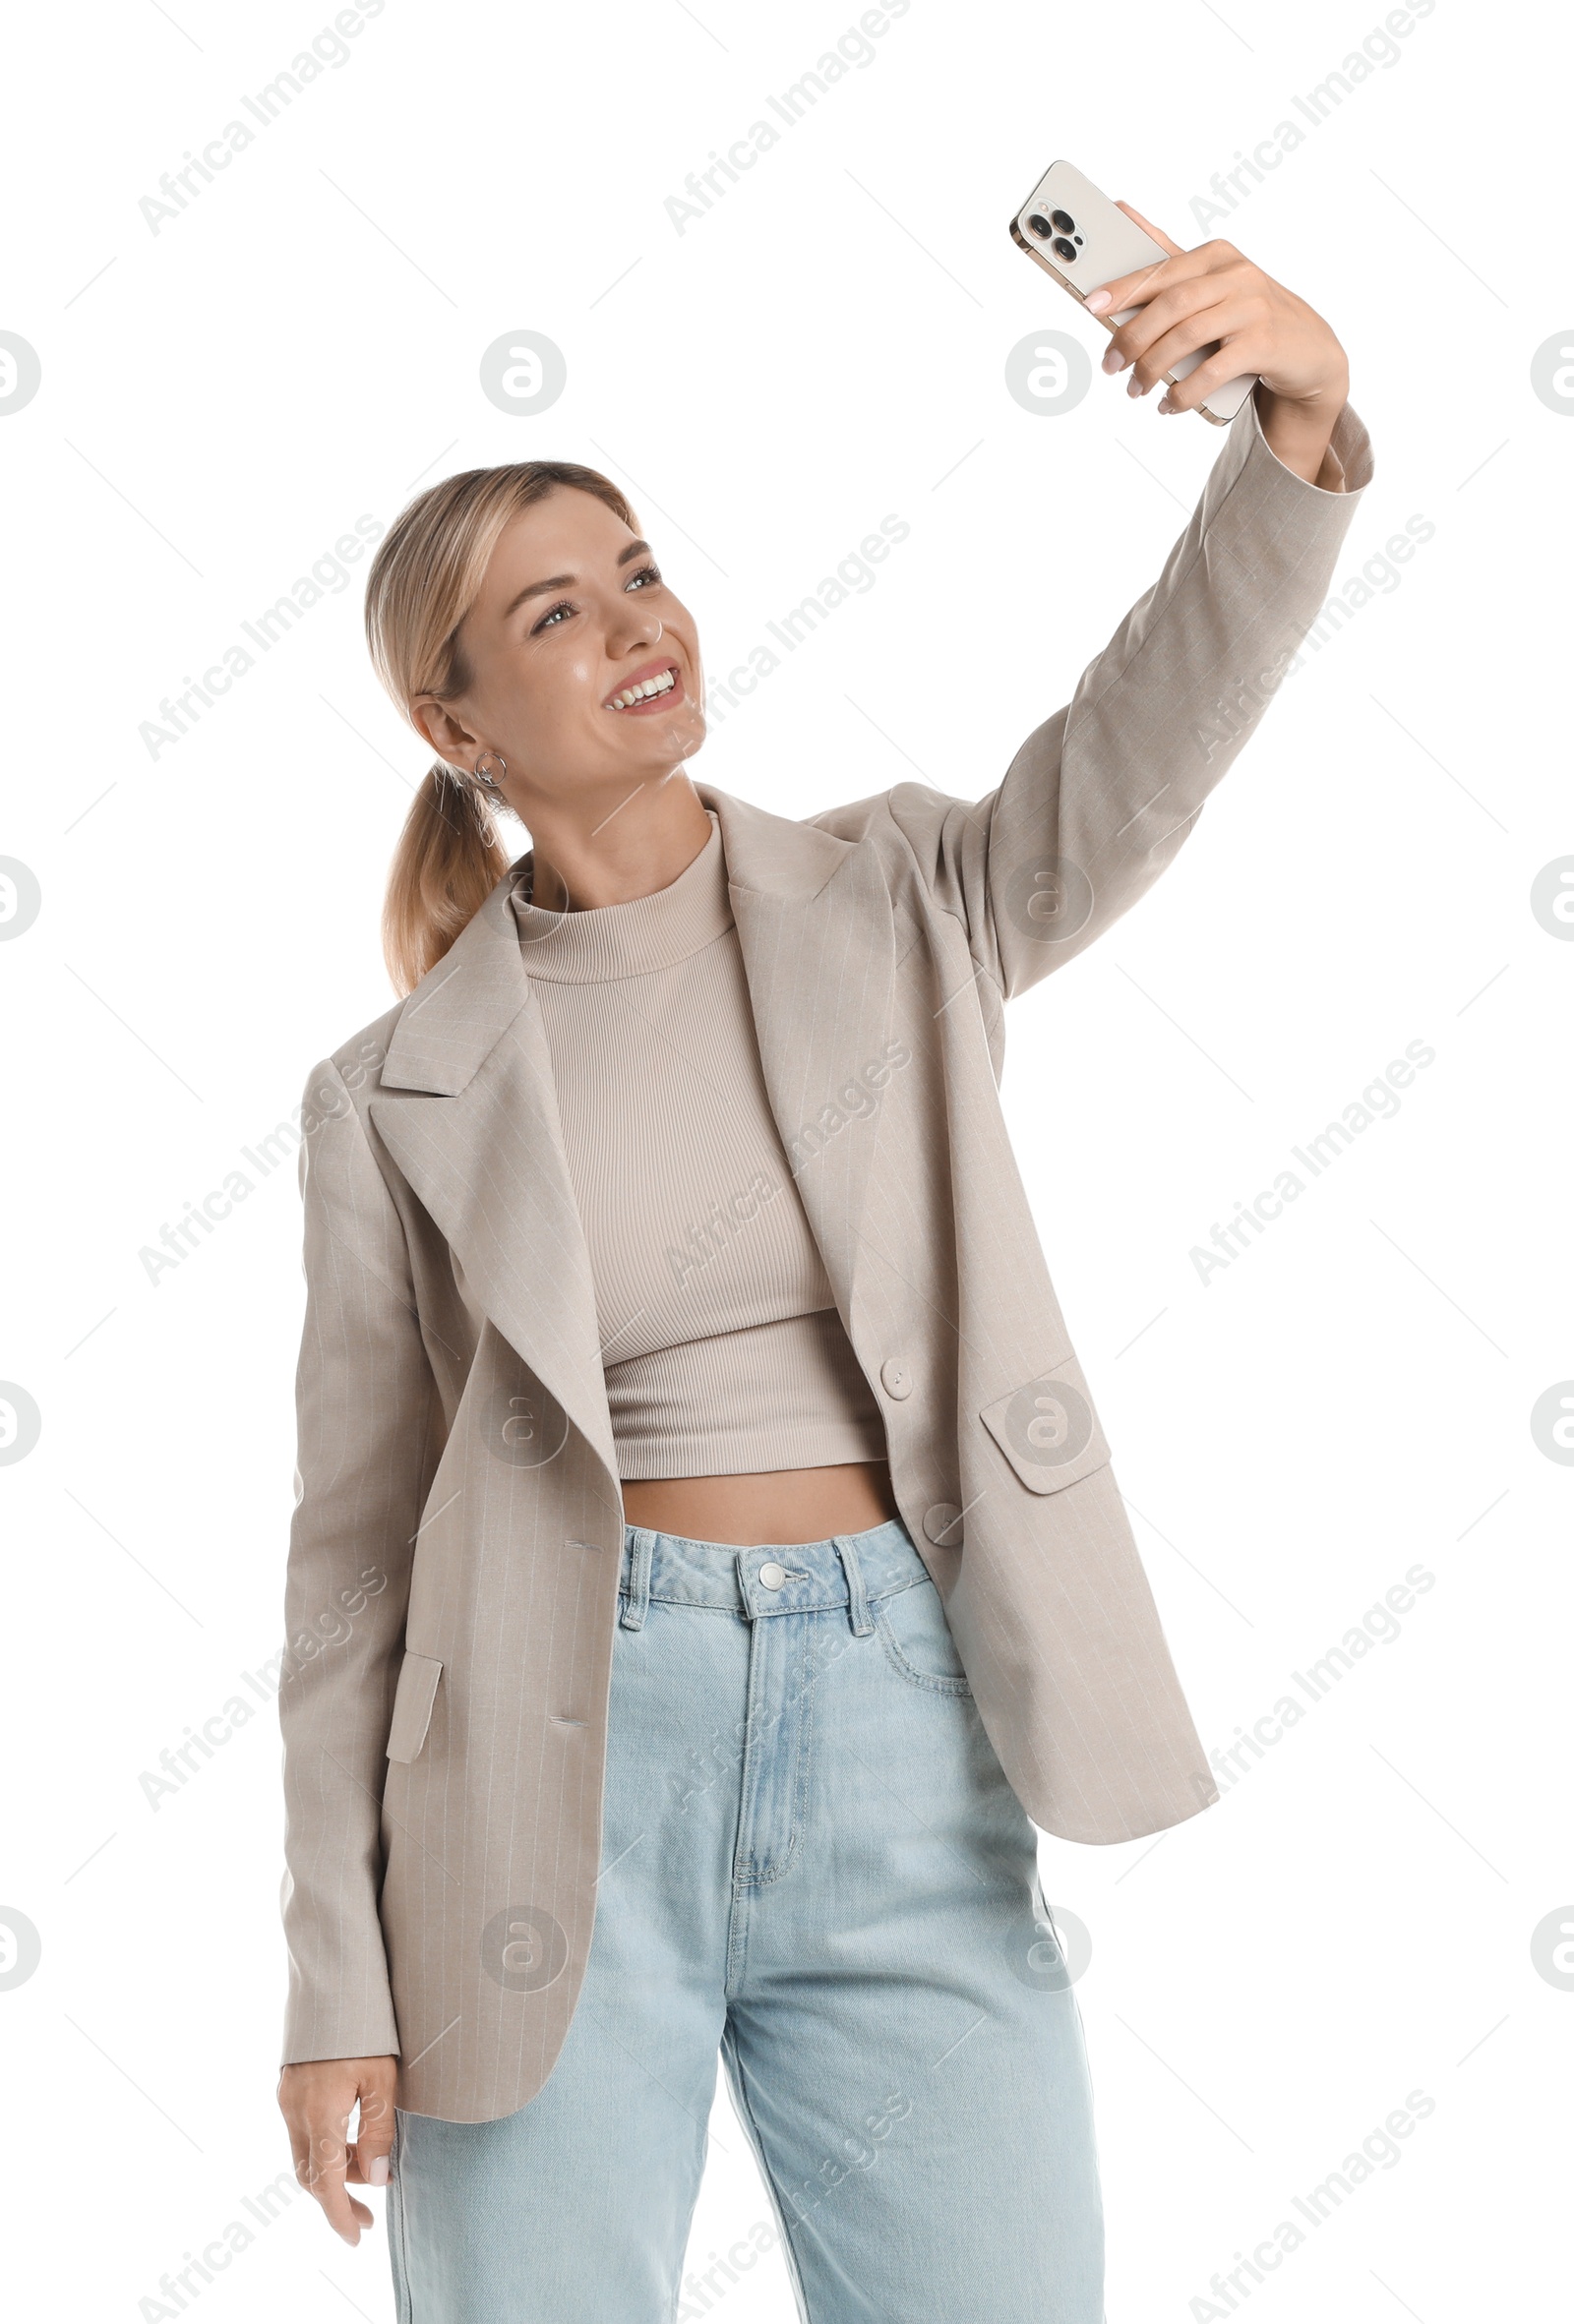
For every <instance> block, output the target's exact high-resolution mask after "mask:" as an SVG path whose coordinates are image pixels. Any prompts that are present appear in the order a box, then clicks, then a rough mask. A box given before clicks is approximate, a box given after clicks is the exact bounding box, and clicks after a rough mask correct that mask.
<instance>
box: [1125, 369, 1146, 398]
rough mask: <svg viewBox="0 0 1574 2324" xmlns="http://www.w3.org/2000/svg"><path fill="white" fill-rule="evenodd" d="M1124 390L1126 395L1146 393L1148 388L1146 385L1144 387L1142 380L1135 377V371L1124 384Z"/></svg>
mask: <svg viewBox="0 0 1574 2324" xmlns="http://www.w3.org/2000/svg"><path fill="white" fill-rule="evenodd" d="M1125 391H1126V393H1127V394H1128V395H1146V393H1147V391H1148V390H1147V389H1146V387H1144V386H1143V385H1142V382H1141V381H1140V380H1139V379H1138V378H1137V375H1136V373H1135V372H1133V373H1132V374H1131V377H1130V379H1129V381H1128V382H1127V384H1126V390H1125Z"/></svg>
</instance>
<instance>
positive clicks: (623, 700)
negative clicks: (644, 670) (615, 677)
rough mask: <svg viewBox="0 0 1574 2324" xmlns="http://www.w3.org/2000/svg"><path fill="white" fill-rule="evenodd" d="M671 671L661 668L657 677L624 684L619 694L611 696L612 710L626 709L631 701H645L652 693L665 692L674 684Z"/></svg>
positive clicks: (670, 689)
mask: <svg viewBox="0 0 1574 2324" xmlns="http://www.w3.org/2000/svg"><path fill="white" fill-rule="evenodd" d="M676 683H677V681H676V680H675V678H674V676H673V674H672V672H671V671H670V670H663V671H662V672H661V675H660V676H659V677H658V678H647V679H646V680H645V681H644V683H643V685H631V686H626V687H625V688H624V690H623V692H622V693H621V694H614V695H613V697H612V708H613V709H614V710H627V709H628V708H629V706H630V704H631V703H632V702H643V701H647V700H648V699H649V697H650V696H651V695H652V694H666V693H670V692H671V691H672V688H673V686H674V685H676Z"/></svg>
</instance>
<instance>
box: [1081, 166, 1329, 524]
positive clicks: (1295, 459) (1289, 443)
mask: <svg viewBox="0 0 1574 2324" xmlns="http://www.w3.org/2000/svg"><path fill="white" fill-rule="evenodd" d="M1116 207H1117V208H1118V209H1122V210H1124V212H1125V214H1126V216H1127V217H1128V218H1130V219H1131V220H1132V221H1133V222H1134V223H1135V224H1136V225H1139V226H1140V227H1141V228H1142V230H1143V232H1144V233H1146V234H1151V235H1152V237H1153V239H1154V241H1155V242H1157V243H1158V244H1159V246H1160V248H1161V249H1162V250H1165V251H1167V252H1168V253H1169V256H1168V257H1167V258H1165V259H1163V260H1160V261H1156V262H1155V263H1154V265H1152V266H1151V267H1143V268H1138V269H1137V271H1136V272H1134V273H1130V274H1121V275H1118V276H1117V278H1116V279H1115V281H1113V282H1109V283H1106V284H1105V286H1104V288H1103V289H1102V290H1096V291H1094V292H1093V294H1092V296H1091V297H1090V298H1089V299H1088V301H1087V305H1088V308H1089V310H1090V311H1091V312H1092V313H1093V314H1096V315H1098V314H1107V315H1119V314H1120V312H1121V311H1122V310H1123V309H1124V308H1126V307H1136V308H1137V309H1138V310H1139V312H1138V313H1137V314H1135V315H1132V316H1131V317H1130V318H1129V319H1128V320H1127V321H1126V322H1124V323H1122V324H1121V326H1120V329H1119V330H1117V331H1116V332H1115V333H1114V334H1113V336H1112V337H1111V340H1110V345H1109V348H1108V350H1107V352H1106V354H1105V358H1104V368H1105V370H1106V371H1110V372H1116V371H1123V370H1125V369H1126V368H1127V366H1129V367H1130V371H1131V379H1130V383H1129V387H1128V392H1129V393H1131V394H1133V395H1146V394H1147V392H1148V391H1149V389H1150V388H1151V387H1156V386H1157V385H1158V383H1159V381H1160V380H1162V379H1163V377H1164V375H1165V373H1166V372H1167V371H1170V370H1172V369H1173V368H1174V366H1175V365H1176V364H1177V363H1178V362H1179V361H1180V359H1181V356H1182V355H1190V354H1193V353H1194V352H1195V351H1196V349H1197V348H1198V347H1205V346H1206V345H1207V344H1208V343H1209V341H1210V340H1213V339H1217V340H1218V341H1219V342H1220V345H1219V352H1218V353H1217V355H1211V356H1209V357H1208V359H1207V360H1206V362H1203V363H1199V364H1198V366H1197V368H1196V370H1195V371H1193V372H1189V373H1188V374H1187V375H1186V377H1185V378H1184V379H1183V380H1180V381H1178V382H1177V384H1176V385H1175V386H1174V387H1170V388H1168V389H1167V390H1166V393H1165V396H1164V400H1163V401H1162V402H1161V403H1160V405H1159V409H1160V411H1162V412H1177V411H1194V410H1195V409H1196V407H1197V405H1198V404H1199V403H1201V402H1202V401H1203V400H1204V398H1205V397H1206V396H1207V395H1209V394H1210V393H1211V392H1212V390H1213V389H1214V388H1215V387H1222V386H1223V385H1224V383H1225V381H1226V380H1234V379H1239V378H1240V377H1241V374H1242V373H1243V372H1255V373H1256V374H1257V377H1258V379H1259V381H1260V382H1261V385H1260V386H1259V387H1257V389H1256V397H1257V417H1258V419H1259V420H1260V422H1261V424H1262V432H1263V435H1264V436H1265V437H1266V438H1267V440H1268V443H1269V445H1270V447H1272V449H1273V451H1274V452H1275V453H1276V454H1277V456H1278V457H1279V458H1280V459H1281V460H1283V461H1284V463H1285V465H1286V467H1287V468H1293V469H1294V470H1295V471H1296V473H1297V475H1298V476H1303V477H1304V478H1305V479H1306V481H1307V482H1308V483H1315V482H1316V481H1317V478H1318V472H1319V470H1320V468H1321V466H1322V463H1323V457H1324V454H1325V453H1326V451H1327V448H1328V439H1329V437H1330V436H1331V434H1332V433H1333V426H1334V422H1335V421H1336V420H1337V419H1338V417H1339V414H1340V413H1341V412H1342V411H1343V409H1344V407H1345V400H1346V397H1347V396H1348V395H1349V392H1350V366H1349V363H1348V361H1347V359H1346V356H1345V350H1344V348H1343V347H1342V346H1341V345H1340V343H1339V341H1338V339H1337V338H1336V337H1335V336H1334V333H1333V331H1332V330H1331V329H1330V328H1329V327H1328V325H1327V324H1326V323H1325V322H1324V321H1323V319H1322V317H1321V316H1320V315H1319V314H1317V312H1316V311H1315V309H1314V308H1311V307H1308V306H1307V304H1306V302H1305V300H1304V299H1300V298H1297V296H1296V294H1295V292H1294V291H1292V290H1286V288H1285V287H1284V284H1283V283H1281V282H1276V281H1275V280H1274V278H1273V276H1272V275H1271V274H1265V273H1264V272H1263V270H1262V268H1260V267H1255V266H1253V265H1252V263H1251V261H1250V260H1249V259H1247V258H1243V257H1242V256H1241V252H1240V251H1239V250H1237V248H1236V246H1235V244H1234V243H1233V242H1204V243H1203V244H1202V246H1201V248H1200V249H1198V250H1182V249H1181V246H1180V244H1179V243H1177V242H1172V241H1171V240H1170V237H1169V236H1168V234H1165V233H1163V232H1162V231H1161V230H1160V228H1159V227H1157V226H1156V225H1154V224H1153V223H1152V222H1151V220H1150V219H1148V218H1145V217H1143V216H1142V215H1141V213H1140V212H1139V211H1137V210H1135V209H1132V208H1131V205H1130V204H1129V202H1121V203H1118V204H1117V206H1116Z"/></svg>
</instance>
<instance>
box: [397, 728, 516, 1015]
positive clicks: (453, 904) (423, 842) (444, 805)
mask: <svg viewBox="0 0 1574 2324" xmlns="http://www.w3.org/2000/svg"><path fill="white" fill-rule="evenodd" d="M509 861H510V859H509V855H508V851H507V849H506V848H505V847H504V846H503V844H502V842H501V841H500V840H499V838H498V834H497V826H496V824H495V823H494V822H493V820H492V817H491V815H490V814H489V813H488V811H487V807H486V804H485V802H484V801H483V800H482V798H481V796H480V794H479V792H478V791H477V790H476V787H475V785H474V784H473V783H472V782H471V781H470V780H469V779H468V778H467V777H466V776H463V775H457V774H455V773H454V770H453V768H451V767H449V766H446V765H445V764H444V762H443V761H442V760H441V759H439V760H438V762H437V764H436V765H435V766H434V767H433V768H432V771H431V773H430V774H429V775H428V776H427V778H426V780H425V782H424V783H423V784H422V785H421V788H420V790H419V791H417V793H416V794H415V798H414V800H413V802H412V803H411V806H410V811H409V813H408V814H407V815H406V816H405V818H404V827H403V829H402V830H401V831H400V833H399V837H398V845H397V847H396V848H395V849H394V851H393V865H392V867H391V869H390V871H389V880H388V895H387V898H386V900H385V902H384V905H383V958H384V959H385V960H386V961H387V963H388V973H389V975H390V976H391V977H392V978H393V987H394V990H395V991H396V992H398V993H399V994H400V995H401V996H402V995H403V994H405V993H407V992H409V991H410V990H411V989H412V988H413V987H414V986H415V985H417V984H419V983H420V982H421V979H422V978H423V977H424V976H425V975H426V972H427V970H428V969H430V968H432V967H433V966H435V964H436V963H437V962H438V961H440V960H441V959H442V958H443V955H444V954H445V953H446V952H447V951H448V949H449V947H450V946H451V945H452V944H453V942H454V937H455V936H457V934H458V933H459V930H460V929H461V928H462V927H463V926H464V925H465V924H466V923H467V922H468V921H470V920H471V919H473V918H474V916H475V914H476V913H477V912H478V911H479V910H480V908H481V906H482V905H483V904H484V903H485V902H486V899H487V897H488V896H489V895H490V894H491V893H492V890H493V888H494V887H496V885H497V883H498V881H499V880H500V879H501V878H502V877H503V874H504V873H505V871H507V869H508V867H509Z"/></svg>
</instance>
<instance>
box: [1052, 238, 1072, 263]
mask: <svg viewBox="0 0 1574 2324" xmlns="http://www.w3.org/2000/svg"><path fill="white" fill-rule="evenodd" d="M1050 248H1051V250H1053V251H1054V253H1055V255H1056V257H1057V258H1058V259H1065V260H1066V261H1067V262H1069V261H1070V260H1072V259H1074V258H1075V257H1076V244H1075V243H1074V242H1067V240H1066V239H1065V236H1064V235H1063V234H1057V235H1056V237H1055V240H1054V241H1053V242H1052V243H1051V244H1050Z"/></svg>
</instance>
